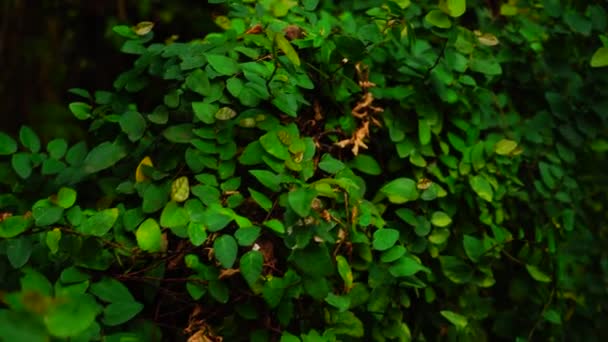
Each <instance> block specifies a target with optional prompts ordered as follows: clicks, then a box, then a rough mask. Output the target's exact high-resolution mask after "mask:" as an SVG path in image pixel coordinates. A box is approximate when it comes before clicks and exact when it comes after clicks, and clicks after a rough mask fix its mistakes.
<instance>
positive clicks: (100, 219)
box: [78, 208, 119, 236]
mask: <svg viewBox="0 0 608 342" xmlns="http://www.w3.org/2000/svg"><path fill="white" fill-rule="evenodd" d="M118 213H119V212H118V209H117V208H112V209H104V210H101V211H99V212H97V213H95V214H93V216H91V217H89V218H88V219H86V220H85V221H84V222H83V223H82V225H81V226H80V227H78V231H79V232H81V233H83V234H89V235H93V236H102V235H105V234H106V233H107V232H108V231H110V229H111V228H112V227H113V226H114V223H115V222H116V219H117V218H118Z"/></svg>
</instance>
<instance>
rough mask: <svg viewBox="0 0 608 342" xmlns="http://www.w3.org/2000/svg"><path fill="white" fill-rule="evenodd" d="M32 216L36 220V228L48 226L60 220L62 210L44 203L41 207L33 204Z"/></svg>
mask: <svg viewBox="0 0 608 342" xmlns="http://www.w3.org/2000/svg"><path fill="white" fill-rule="evenodd" d="M32 214H33V216H34V219H35V220H36V226H39V227H41V226H49V225H51V224H53V223H56V222H57V221H59V220H60V219H61V217H62V216H63V208H61V207H58V206H55V205H51V204H46V203H45V204H41V205H36V204H35V205H34V208H33V210H32Z"/></svg>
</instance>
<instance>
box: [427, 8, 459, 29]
mask: <svg viewBox="0 0 608 342" xmlns="http://www.w3.org/2000/svg"><path fill="white" fill-rule="evenodd" d="M424 20H426V21H427V22H428V23H429V24H431V25H433V26H437V27H439V28H444V29H447V28H450V27H452V21H451V20H450V18H449V17H448V16H447V15H445V14H444V13H443V12H441V11H440V10H436V9H435V10H431V11H430V12H429V13H428V14H427V15H426V16H425V17H424Z"/></svg>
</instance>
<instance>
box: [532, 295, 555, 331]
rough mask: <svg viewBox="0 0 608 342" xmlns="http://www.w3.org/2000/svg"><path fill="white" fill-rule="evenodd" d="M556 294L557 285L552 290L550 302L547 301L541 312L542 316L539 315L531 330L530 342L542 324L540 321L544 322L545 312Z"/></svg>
mask: <svg viewBox="0 0 608 342" xmlns="http://www.w3.org/2000/svg"><path fill="white" fill-rule="evenodd" d="M554 294H555V285H554V286H553V288H551V294H550V295H549V300H547V302H546V303H545V305H544V306H543V310H542V311H541V312H540V315H538V318H537V319H536V322H535V323H534V326H533V327H532V330H530V333H529V334H528V341H532V336H533V335H534V331H535V330H536V328H537V327H538V325H539V324H540V321H541V320H542V318H543V316H544V315H545V312H546V311H547V309H548V308H549V305H551V302H553V295H554Z"/></svg>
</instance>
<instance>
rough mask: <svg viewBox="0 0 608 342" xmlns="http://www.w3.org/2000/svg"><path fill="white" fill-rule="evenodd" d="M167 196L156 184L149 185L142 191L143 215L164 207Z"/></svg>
mask: <svg viewBox="0 0 608 342" xmlns="http://www.w3.org/2000/svg"><path fill="white" fill-rule="evenodd" d="M168 197H169V194H168V193H167V191H166V190H165V189H164V188H162V187H161V186H158V185H156V184H150V185H148V187H147V188H146V190H144V194H143V198H144V201H143V204H142V209H143V211H144V213H146V214H149V213H153V212H156V211H158V210H159V209H160V208H162V207H164V206H165V203H167V199H168Z"/></svg>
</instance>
